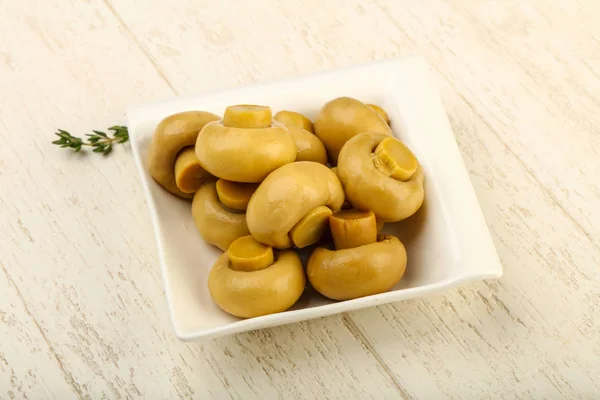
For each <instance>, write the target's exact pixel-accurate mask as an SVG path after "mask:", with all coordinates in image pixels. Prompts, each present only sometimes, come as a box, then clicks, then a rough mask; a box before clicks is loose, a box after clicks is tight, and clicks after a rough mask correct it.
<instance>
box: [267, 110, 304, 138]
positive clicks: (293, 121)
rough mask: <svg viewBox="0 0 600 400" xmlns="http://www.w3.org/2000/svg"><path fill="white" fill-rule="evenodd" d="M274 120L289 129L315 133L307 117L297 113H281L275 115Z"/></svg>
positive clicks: (284, 111) (285, 111)
mask: <svg viewBox="0 0 600 400" xmlns="http://www.w3.org/2000/svg"><path fill="white" fill-rule="evenodd" d="M273 119H274V120H275V121H278V122H280V123H282V124H283V125H285V126H286V127H288V128H290V127H296V128H302V129H305V130H307V131H309V132H310V133H314V129H313V123H312V121H311V120H310V119H308V118H307V117H305V116H304V115H302V114H300V113H297V112H295V111H287V110H283V111H279V112H278V113H277V114H275V116H274V117H273Z"/></svg>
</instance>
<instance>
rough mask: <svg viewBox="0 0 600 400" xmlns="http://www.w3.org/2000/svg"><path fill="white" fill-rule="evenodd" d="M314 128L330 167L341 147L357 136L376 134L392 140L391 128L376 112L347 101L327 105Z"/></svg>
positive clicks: (353, 101) (337, 99) (357, 103)
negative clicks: (389, 137)
mask: <svg viewBox="0 0 600 400" xmlns="http://www.w3.org/2000/svg"><path fill="white" fill-rule="evenodd" d="M314 128H315V134H316V135H317V136H318V137H319V139H321V141H322V142H323V144H324V145H325V148H326V149H327V154H328V155H329V162H330V163H331V164H333V165H335V164H337V163H338V156H339V153H340V150H341V149H342V147H343V146H344V144H345V143H346V142H347V141H348V140H349V139H350V138H352V137H353V136H355V135H357V134H359V133H362V132H375V133H382V134H386V135H390V136H392V131H391V129H390V127H389V126H388V124H387V123H386V122H385V121H384V120H383V119H382V118H381V117H380V116H379V114H378V113H377V112H376V111H375V110H373V109H372V108H371V107H369V106H367V105H366V104H364V103H362V102H360V101H358V100H356V99H353V98H350V97H338V98H336V99H334V100H331V101H330V102H328V103H326V104H325V105H324V106H323V107H322V108H321V111H320V112H319V115H318V116H317V119H316V120H315V124H314Z"/></svg>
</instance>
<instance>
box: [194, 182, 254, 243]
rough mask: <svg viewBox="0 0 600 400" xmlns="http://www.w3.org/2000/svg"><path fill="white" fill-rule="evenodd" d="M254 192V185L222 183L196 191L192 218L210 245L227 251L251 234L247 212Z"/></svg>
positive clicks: (209, 184)
mask: <svg viewBox="0 0 600 400" xmlns="http://www.w3.org/2000/svg"><path fill="white" fill-rule="evenodd" d="M255 189H256V185H253V184H241V183H236V182H228V181H222V180H219V181H218V182H214V181H210V182H207V183H205V184H204V185H203V186H201V187H200V189H198V191H196V194H195V195H194V200H193V201H192V217H193V218H194V223H195V224H196V228H197V229H198V232H200V235H201V236H202V238H203V239H204V240H205V241H206V242H207V243H209V244H212V245H213V246H217V247H218V248H220V249H221V250H223V251H225V250H227V248H228V247H229V246H230V245H231V243H232V242H233V241H234V240H236V239H238V238H240V237H242V236H246V235H248V234H250V231H249V230H248V225H247V224H246V214H245V213H244V211H245V208H246V206H247V204H248V201H249V199H250V196H252V193H253V192H254V190H255Z"/></svg>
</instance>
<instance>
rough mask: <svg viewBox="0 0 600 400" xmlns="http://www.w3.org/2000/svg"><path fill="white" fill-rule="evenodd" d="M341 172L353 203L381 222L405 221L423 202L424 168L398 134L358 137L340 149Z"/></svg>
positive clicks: (339, 165) (360, 135) (345, 189)
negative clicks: (392, 135) (396, 136)
mask: <svg viewBox="0 0 600 400" xmlns="http://www.w3.org/2000/svg"><path fill="white" fill-rule="evenodd" d="M337 174H338V177H339V179H340V181H341V182H342V184H343V185H344V191H345V193H346V196H347V199H348V201H349V202H350V203H351V204H352V206H353V207H355V208H358V209H361V210H369V211H373V213H374V214H375V216H376V217H377V220H378V221H381V222H396V221H401V220H403V219H406V218H408V217H410V216H411V215H413V214H414V213H415V212H416V211H417V210H418V209H419V208H420V207H421V205H422V204H423V199H424V196H425V193H424V188H423V180H424V173H423V168H422V167H421V165H420V164H419V162H418V160H417V159H416V157H415V156H414V154H413V153H412V152H411V151H410V150H409V149H408V147H406V146H405V145H404V144H403V143H402V142H401V141H400V140H398V139H396V138H394V137H390V136H388V135H385V134H379V133H361V134H358V135H356V136H354V137H353V138H352V139H350V140H348V142H346V144H345V145H344V148H343V149H342V151H341V152H340V157H339V163H338V166H337Z"/></svg>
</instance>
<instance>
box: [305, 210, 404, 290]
mask: <svg viewBox="0 0 600 400" xmlns="http://www.w3.org/2000/svg"><path fill="white" fill-rule="evenodd" d="M329 224H330V228H331V235H332V236H333V242H334V245H335V250H329V249H327V248H324V247H318V248H317V249H315V250H314V251H313V253H312V254H311V256H310V257H309V259H308V265H307V275H308V280H309V281H310V283H311V285H312V286H313V287H314V288H315V290H316V291H317V292H319V293H321V294H322V295H323V296H325V297H327V298H330V299H332V300H350V299H355V298H358V297H364V296H369V295H373V294H378V293H383V292H386V291H388V290H390V289H391V288H393V287H394V286H395V285H396V284H397V283H398V282H399V281H400V280H401V279H402V277H403V276H404V272H405V271H406V261H407V258H406V249H405V248H404V245H403V244H402V243H401V242H400V241H399V240H398V238H396V237H395V236H391V235H378V234H377V223H376V220H375V215H374V214H373V213H372V212H370V211H360V210H345V211H340V212H339V213H337V214H334V215H332V216H331V217H329Z"/></svg>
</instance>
